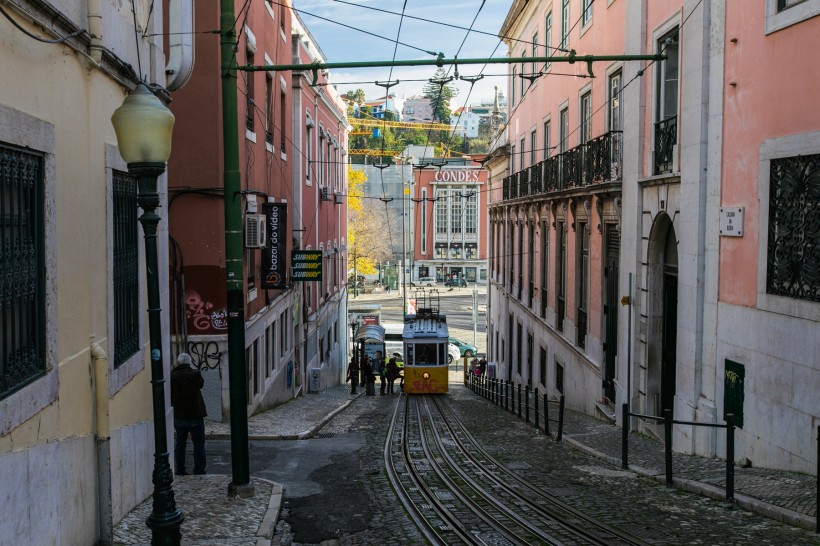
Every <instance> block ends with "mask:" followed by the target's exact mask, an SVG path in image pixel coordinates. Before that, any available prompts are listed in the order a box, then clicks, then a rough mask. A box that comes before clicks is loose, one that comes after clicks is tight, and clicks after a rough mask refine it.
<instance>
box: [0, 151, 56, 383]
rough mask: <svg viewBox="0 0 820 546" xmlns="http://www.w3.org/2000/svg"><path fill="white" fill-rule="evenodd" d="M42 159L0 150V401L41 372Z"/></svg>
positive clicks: (43, 366) (20, 152)
mask: <svg viewBox="0 0 820 546" xmlns="http://www.w3.org/2000/svg"><path fill="white" fill-rule="evenodd" d="M43 178H44V169H43V157H42V156H41V155H39V154H36V153H32V152H30V151H27V150H21V149H19V148H15V147H11V146H7V145H3V144H0V230H2V232H0V264H1V265H2V275H0V279H2V284H0V298H2V300H0V301H2V308H0V313H1V314H2V323H0V330H2V331H1V332H0V353H1V354H2V357H3V360H2V364H0V398H5V397H7V396H9V395H10V394H12V393H14V392H16V391H18V390H20V389H21V388H23V387H24V386H26V385H27V384H29V383H31V382H32V381H34V380H35V379H37V378H38V377H40V376H42V375H43V374H44V373H45V371H46V362H45V245H44V238H45V235H44V233H45V225H44V224H45V218H44V207H43V186H44V180H43Z"/></svg>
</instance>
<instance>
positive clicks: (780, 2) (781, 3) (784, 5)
mask: <svg viewBox="0 0 820 546" xmlns="http://www.w3.org/2000/svg"><path fill="white" fill-rule="evenodd" d="M807 1H808V0H777V11H783V10H784V9H789V8H790V7H792V6H796V5H797V4H802V3H803V2H807Z"/></svg>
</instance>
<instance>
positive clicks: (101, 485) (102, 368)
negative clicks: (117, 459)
mask: <svg viewBox="0 0 820 546" xmlns="http://www.w3.org/2000/svg"><path fill="white" fill-rule="evenodd" d="M91 359H92V361H91V365H92V368H93V370H92V371H93V374H94V410H95V417H96V419H95V423H96V427H95V439H96V444H97V480H98V492H97V498H98V503H99V515H100V544H104V545H108V544H113V543H114V522H113V521H112V518H113V515H112V513H113V511H112V508H111V430H110V426H109V422H108V355H106V354H105V351H104V350H103V349H102V347H100V345H99V344H98V343H96V342H95V340H94V336H91Z"/></svg>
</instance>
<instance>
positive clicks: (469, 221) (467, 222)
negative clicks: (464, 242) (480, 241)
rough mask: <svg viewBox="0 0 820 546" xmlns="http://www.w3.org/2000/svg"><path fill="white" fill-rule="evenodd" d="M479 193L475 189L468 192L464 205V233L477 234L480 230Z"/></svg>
mask: <svg viewBox="0 0 820 546" xmlns="http://www.w3.org/2000/svg"><path fill="white" fill-rule="evenodd" d="M477 219H478V195H477V191H476V190H475V189H472V190H470V191H469V192H468V195H467V202H466V203H465V206H464V233H465V234H467V235H475V234H476V232H477V231H478V222H477Z"/></svg>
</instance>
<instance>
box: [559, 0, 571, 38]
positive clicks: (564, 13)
mask: <svg viewBox="0 0 820 546" xmlns="http://www.w3.org/2000/svg"><path fill="white" fill-rule="evenodd" d="M560 47H561V49H566V48H567V47H569V0H561V46H560Z"/></svg>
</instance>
